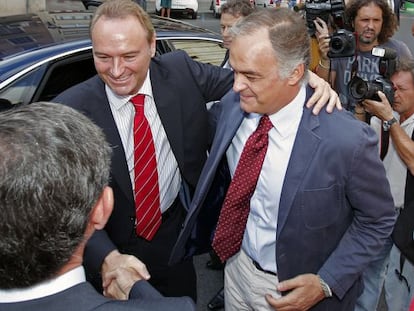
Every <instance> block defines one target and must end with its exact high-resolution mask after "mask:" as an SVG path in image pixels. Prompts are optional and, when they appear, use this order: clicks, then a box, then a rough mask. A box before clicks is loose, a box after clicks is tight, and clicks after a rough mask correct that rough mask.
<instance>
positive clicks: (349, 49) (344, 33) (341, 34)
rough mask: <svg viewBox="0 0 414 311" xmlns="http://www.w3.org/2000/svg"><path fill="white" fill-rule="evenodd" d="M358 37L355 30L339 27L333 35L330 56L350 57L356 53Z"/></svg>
mask: <svg viewBox="0 0 414 311" xmlns="http://www.w3.org/2000/svg"><path fill="white" fill-rule="evenodd" d="M355 49H356V38H355V35H354V33H353V32H351V31H349V30H346V29H339V30H338V31H336V32H335V33H333V34H332V36H331V41H330V42H329V51H328V57H330V58H335V57H350V56H353V55H354V54H355Z"/></svg>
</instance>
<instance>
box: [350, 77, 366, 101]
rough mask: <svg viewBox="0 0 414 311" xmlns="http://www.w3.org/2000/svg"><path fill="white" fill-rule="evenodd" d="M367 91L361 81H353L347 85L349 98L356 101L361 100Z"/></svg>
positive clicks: (364, 83) (363, 82)
mask: <svg viewBox="0 0 414 311" xmlns="http://www.w3.org/2000/svg"><path fill="white" fill-rule="evenodd" d="M367 91H368V85H367V83H366V82H365V81H364V80H362V79H358V80H353V81H351V83H350V84H349V92H350V93H351V96H352V97H353V98H355V99H357V100H360V99H363V98H364V96H365V94H366V93H367Z"/></svg>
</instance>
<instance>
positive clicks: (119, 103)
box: [105, 70, 153, 110]
mask: <svg viewBox="0 0 414 311" xmlns="http://www.w3.org/2000/svg"><path fill="white" fill-rule="evenodd" d="M105 92H106V96H107V97H108V100H109V104H110V105H112V106H113V107H114V108H115V109H116V110H119V109H121V108H122V107H123V106H124V105H125V104H127V103H128V102H129V100H130V99H131V97H134V96H135V95H137V94H145V96H149V97H151V98H153V94H152V87H151V78H150V73H149V70H148V72H147V76H146V77H145V80H144V83H143V84H142V86H141V88H140V89H139V91H138V92H137V93H136V94H134V95H128V96H119V95H117V94H115V93H114V91H112V90H111V88H110V87H109V86H108V85H107V84H105Z"/></svg>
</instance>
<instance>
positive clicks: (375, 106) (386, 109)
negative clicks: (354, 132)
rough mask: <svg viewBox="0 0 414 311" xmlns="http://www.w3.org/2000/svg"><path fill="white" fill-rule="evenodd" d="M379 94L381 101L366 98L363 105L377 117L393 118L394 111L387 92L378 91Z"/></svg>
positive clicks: (386, 119)
mask: <svg viewBox="0 0 414 311" xmlns="http://www.w3.org/2000/svg"><path fill="white" fill-rule="evenodd" d="M377 94H378V97H379V98H380V99H381V101H376V100H372V99H365V100H364V101H363V102H362V105H363V106H364V108H365V110H366V111H367V112H369V113H371V114H373V115H374V116H376V117H377V118H379V119H381V120H383V121H388V120H391V119H392V117H393V116H394V114H393V112H392V107H391V105H390V102H389V101H388V99H387V96H385V94H384V93H383V92H381V91H378V93H377Z"/></svg>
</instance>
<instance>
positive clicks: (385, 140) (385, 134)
mask: <svg viewBox="0 0 414 311" xmlns="http://www.w3.org/2000/svg"><path fill="white" fill-rule="evenodd" d="M383 123H384V121H381V147H380V148H381V149H380V158H381V160H384V158H385V156H386V155H387V152H388V146H389V144H390V132H389V131H384V129H383V127H382V125H383Z"/></svg>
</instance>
